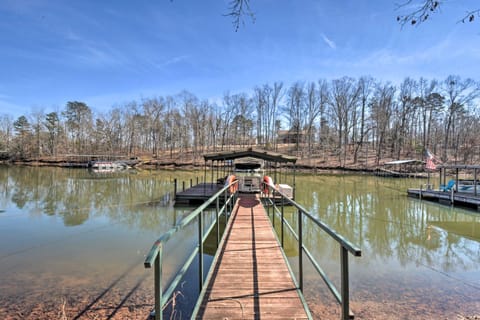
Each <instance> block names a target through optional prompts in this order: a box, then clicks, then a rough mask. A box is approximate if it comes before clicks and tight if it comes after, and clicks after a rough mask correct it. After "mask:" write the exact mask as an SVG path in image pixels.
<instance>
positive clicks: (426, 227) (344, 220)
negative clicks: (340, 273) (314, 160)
mask: <svg viewBox="0 0 480 320" xmlns="http://www.w3.org/2000/svg"><path fill="white" fill-rule="evenodd" d="M298 180H299V181H300V182H298V184H297V186H298V189H297V192H296V194H297V200H298V201H299V202H300V203H302V204H304V206H305V208H307V209H308V210H310V211H311V212H312V213H313V214H314V215H316V216H317V217H318V218H319V219H320V220H322V221H323V222H325V223H327V224H328V225H329V226H330V227H332V228H333V229H335V230H336V231H337V232H339V233H340V234H342V235H344V236H345V237H346V238H347V239H349V240H350V241H351V242H353V243H355V244H357V245H359V246H360V247H361V248H362V250H363V252H364V254H362V256H364V257H368V258H366V259H361V263H362V264H366V265H368V264H370V263H372V264H373V263H377V259H381V260H383V261H387V260H388V261H397V263H398V265H400V266H402V267H406V266H408V265H411V264H412V263H413V264H414V265H415V264H416V265H426V266H429V267H434V268H439V269H441V270H442V271H446V272H450V271H455V270H471V269H474V270H476V269H477V268H478V264H479V262H480V257H479V256H478V251H479V250H480V243H479V240H480V239H479V238H475V236H466V235H465V234H466V233H468V234H470V235H471V234H472V233H471V232H472V231H471V227H472V224H479V223H480V217H479V216H478V215H472V214H468V212H465V211H464V210H461V209H454V208H449V207H446V206H442V205H439V204H434V203H429V202H422V201H419V200H416V199H411V198H408V197H407V196H406V190H407V188H408V187H411V185H409V184H412V183H413V185H415V184H417V185H418V181H413V180H408V179H383V178H382V179H379V178H375V177H363V176H349V175H338V176H333V175H332V176H328V175H325V176H302V177H300V178H299V179H298ZM295 217H296V216H295V215H294V216H293V218H292V219H293V224H294V225H297V223H298V222H297V221H296V218H295ZM453 221H454V222H455V230H453V226H452V225H451V223H452V222H453ZM445 223H447V224H445ZM439 224H440V225H442V226H443V227H444V228H441V227H438V226H439ZM447 225H448V226H449V227H450V228H447V227H446V226H447ZM436 226H437V227H436ZM304 232H305V234H306V240H304V242H305V243H306V244H307V246H308V247H309V248H310V249H312V248H314V250H313V251H314V252H315V255H316V256H317V257H318V258H319V259H323V260H326V259H338V251H339V249H338V244H337V243H336V242H334V241H331V240H330V239H329V237H328V236H326V235H325V234H324V233H323V232H320V231H319V229H318V228H317V227H316V226H314V225H313V224H309V223H305V224H304ZM469 232H470V233H469ZM336 261H339V260H336ZM372 267H373V266H372Z"/></svg>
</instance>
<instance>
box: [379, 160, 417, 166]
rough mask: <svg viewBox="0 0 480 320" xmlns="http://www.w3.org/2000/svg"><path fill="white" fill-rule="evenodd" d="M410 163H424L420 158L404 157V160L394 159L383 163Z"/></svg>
mask: <svg viewBox="0 0 480 320" xmlns="http://www.w3.org/2000/svg"><path fill="white" fill-rule="evenodd" d="M412 163H424V162H423V161H422V160H416V159H406V160H394V161H390V162H385V163H384V164H385V165H397V164H412Z"/></svg>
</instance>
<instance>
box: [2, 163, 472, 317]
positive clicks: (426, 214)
mask: <svg viewBox="0 0 480 320" xmlns="http://www.w3.org/2000/svg"><path fill="white" fill-rule="evenodd" d="M197 176H199V177H201V176H203V172H179V171H149V170H139V171H124V172H118V173H103V174H96V173H93V172H90V171H88V170H83V169H62V168H30V167H7V166H5V167H0V319H145V318H146V317H147V316H148V313H149V312H150V310H151V309H152V307H153V270H147V269H144V268H143V261H144V258H145V255H146V254H147V253H148V251H149V249H150V247H151V245H152V244H153V242H154V241H155V240H156V239H157V238H158V237H159V236H160V235H161V234H162V233H163V232H165V231H167V230H169V229H170V228H171V227H173V226H175V225H176V224H178V222H179V221H181V219H183V218H184V217H185V216H186V215H187V214H188V213H189V212H190V210H191V209H192V208H175V207H173V205H172V191H173V179H175V178H176V179H178V180H179V181H189V180H190V179H193V180H195V177H197ZM424 183H425V181H424V180H415V179H385V178H378V177H373V176H364V175H300V176H297V178H296V187H297V189H296V200H297V201H298V202H299V203H300V204H302V205H303V206H304V207H305V208H306V209H308V210H309V211H310V212H311V213H312V214H313V215H315V216H316V217H317V218H318V219H320V220H322V221H323V222H325V223H326V224H328V225H329V226H330V227H332V228H333V229H335V230H336V231H337V232H338V233H340V234H342V235H343V236H344V237H346V238H347V239H349V240H350V241H351V242H353V243H354V244H356V245H358V246H359V247H360V248H361V249H362V257H360V258H354V257H350V293H351V308H352V310H353V312H354V313H355V315H356V318H357V319H462V318H460V317H464V318H468V317H474V316H479V315H480V237H479V233H480V230H479V229H480V214H479V213H478V212H475V211H468V210H464V209H459V208H451V207H449V206H444V205H440V204H437V203H431V202H425V201H420V200H418V199H412V198H408V197H407V196H406V190H407V188H409V187H419V186H420V184H424ZM292 211H293V210H292V209H287V217H288V219H289V220H290V221H291V222H292V224H293V225H296V223H297V222H298V221H297V220H296V215H295V213H294V212H292ZM211 221H212V220H211ZM196 232H197V229H196V224H193V225H192V226H191V227H188V228H187V229H185V230H184V231H183V232H180V233H179V234H178V235H177V236H175V238H174V239H172V240H171V241H170V242H169V245H168V248H167V252H168V254H167V256H166V259H165V265H164V272H165V274H166V276H167V278H169V277H171V275H172V274H173V272H174V271H175V270H176V269H177V268H178V266H179V265H181V264H182V263H183V261H184V259H185V258H186V256H187V255H188V253H190V251H191V250H192V249H193V247H194V246H195V236H196ZM304 232H305V233H304V237H305V238H304V243H305V244H306V245H307V246H308V248H309V249H310V251H311V252H312V253H313V254H314V255H315V257H316V258H317V259H318V261H319V263H320V265H321V266H322V268H324V270H325V271H326V273H327V274H328V275H329V276H330V277H331V278H332V280H333V281H334V282H335V283H336V284H337V286H338V287H339V286H340V285H339V279H340V273H339V261H340V249H339V246H338V244H337V243H336V242H334V241H333V240H331V239H330V238H329V237H328V236H327V235H326V234H325V233H324V232H321V231H319V230H318V229H316V228H315V227H314V226H313V225H310V224H308V223H306V224H305V225H304ZM286 243H287V250H286V253H287V256H288V257H289V260H290V261H291V264H292V267H293V269H294V270H296V265H297V260H298V259H296V257H297V252H296V250H295V248H296V247H295V242H294V240H293V239H292V238H291V237H290V238H288V234H287V239H286ZM305 267H306V274H305V296H306V299H307V301H308V303H309V306H310V308H311V309H312V312H313V315H314V318H322V319H338V318H339V315H340V309H339V307H338V306H337V305H336V303H335V302H334V300H333V298H332V297H331V295H330V293H329V292H328V290H327V289H326V287H325V285H324V284H323V282H322V280H321V279H320V278H319V276H318V275H316V274H315V273H314V272H313V269H312V268H311V266H310V265H309V264H308V263H305ZM193 273H195V272H193ZM189 282H192V283H196V282H197V280H196V279H195V278H193V279H189V278H188V277H187V279H186V281H185V283H184V284H182V285H183V286H184V289H183V292H182V291H179V294H178V295H177V298H176V299H177V300H176V301H175V303H176V308H177V311H176V313H175V316H176V317H177V319H185V318H188V311H187V310H183V309H182V308H183V304H185V305H187V304H188V305H191V304H192V303H193V301H191V298H190V297H188V295H187V294H186V293H187V291H190V290H194V291H195V290H196V289H195V288H193V289H192V287H191V286H189ZM182 299H183V300H182ZM182 303H183V304H182Z"/></svg>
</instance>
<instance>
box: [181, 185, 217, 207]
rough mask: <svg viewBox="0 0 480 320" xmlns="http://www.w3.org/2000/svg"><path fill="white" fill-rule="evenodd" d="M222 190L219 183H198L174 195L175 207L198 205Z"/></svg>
mask: <svg viewBox="0 0 480 320" xmlns="http://www.w3.org/2000/svg"><path fill="white" fill-rule="evenodd" d="M222 188H223V184H219V183H208V182H206V183H205V182H202V183H198V184H196V185H194V186H191V187H190V188H188V189H186V190H183V191H178V192H176V193H175V205H178V204H180V205H182V204H185V205H188V204H190V205H191V204H199V203H203V202H205V201H207V200H208V199H210V198H211V197H212V196H213V195H214V194H216V193H217V192H218V191H220V190H221V189H222Z"/></svg>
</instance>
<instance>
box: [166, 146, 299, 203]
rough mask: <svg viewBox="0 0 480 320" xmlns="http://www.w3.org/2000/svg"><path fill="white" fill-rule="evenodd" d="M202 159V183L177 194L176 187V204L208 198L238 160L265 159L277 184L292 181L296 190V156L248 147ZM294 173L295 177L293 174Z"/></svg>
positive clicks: (212, 154)
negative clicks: (203, 164)
mask: <svg viewBox="0 0 480 320" xmlns="http://www.w3.org/2000/svg"><path fill="white" fill-rule="evenodd" d="M203 158H204V160H205V166H204V176H203V181H202V182H201V183H197V184H196V185H190V188H188V189H183V190H182V191H180V192H177V187H175V197H174V198H175V203H176V204H198V203H201V202H203V201H206V200H207V199H209V198H210V197H211V196H212V195H214V194H215V193H216V192H217V191H218V190H220V189H221V188H222V187H223V185H224V183H225V178H226V177H227V176H228V175H230V174H232V173H233V172H234V168H235V167H234V161H235V160H236V159H247V160H248V159H249V158H250V159H252V158H253V159H260V160H263V161H264V162H265V165H264V169H265V174H266V175H269V176H271V177H272V178H273V180H274V181H275V183H278V184H282V183H286V182H287V180H293V181H291V183H292V185H293V190H295V172H296V167H295V163H296V162H297V158H296V157H293V156H287V155H283V154H280V153H275V152H270V151H264V150H255V149H252V148H248V149H246V150H235V151H219V152H213V153H208V154H205V155H204V156H203ZM208 171H209V172H208ZM291 172H293V174H290V173H291ZM289 178H290V179H289ZM293 192H294V191H293ZM293 197H294V194H293Z"/></svg>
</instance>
